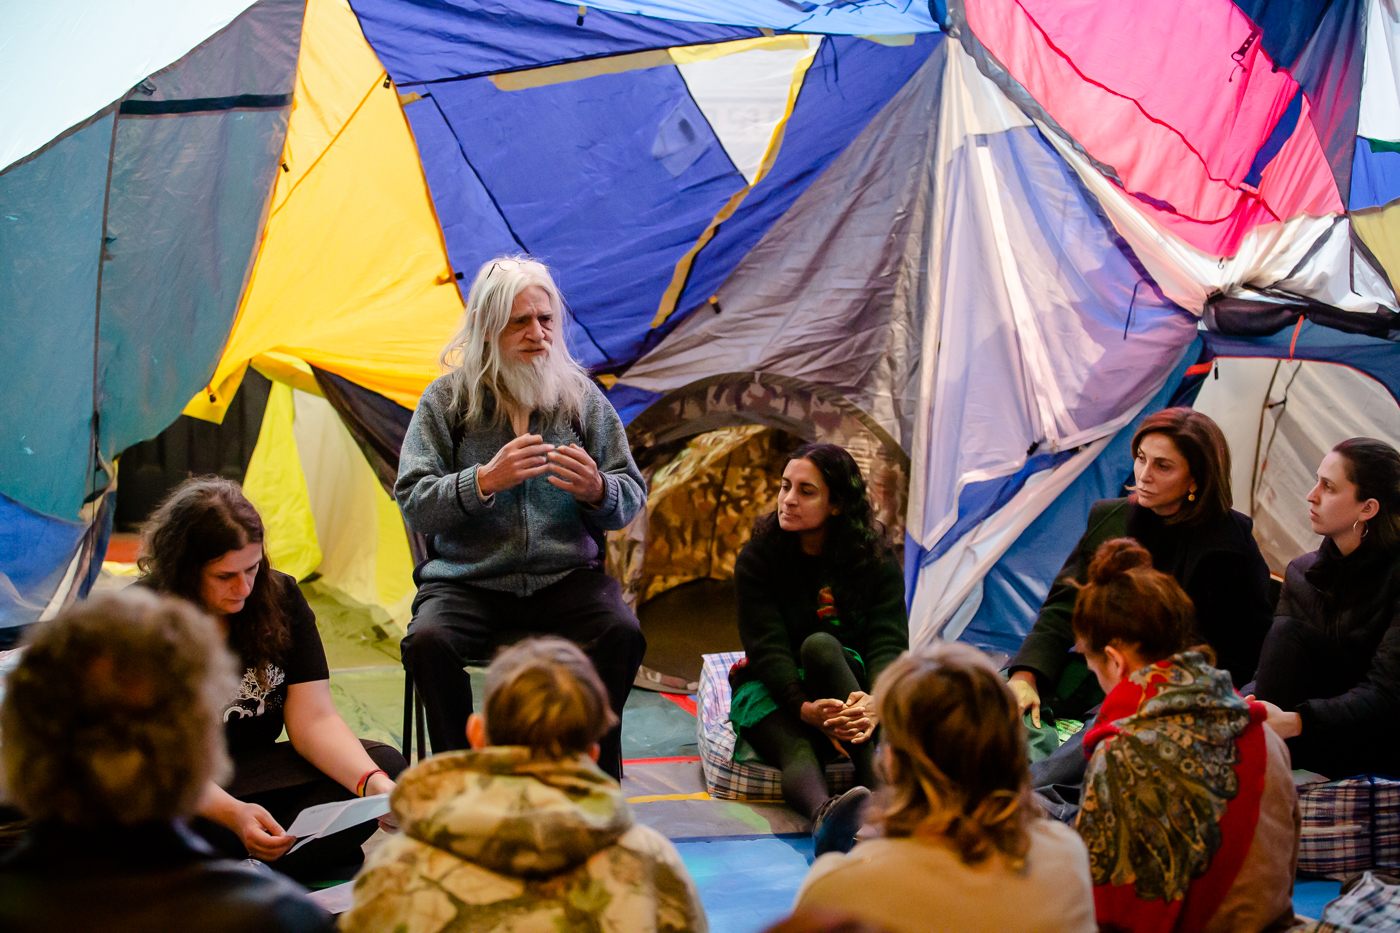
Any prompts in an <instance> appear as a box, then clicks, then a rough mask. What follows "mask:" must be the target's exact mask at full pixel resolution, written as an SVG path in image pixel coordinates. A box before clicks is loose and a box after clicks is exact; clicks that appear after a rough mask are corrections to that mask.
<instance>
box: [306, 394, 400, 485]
mask: <svg viewBox="0 0 1400 933" xmlns="http://www.w3.org/2000/svg"><path fill="white" fill-rule="evenodd" d="M311 371H312V372H313V373H315V375H316V384H317V385H319V386H320V387H321V391H322V392H324V393H325V396H326V401H328V402H330V403H331V407H332V408H334V409H335V412H336V414H338V415H340V420H341V421H343V422H345V427H346V428H348V429H349V430H350V436H351V437H353V438H354V439H355V443H356V444H359V445H360V450H362V451H364V454H365V459H366V460H368V461H369V465H370V466H371V467H373V468H374V475H375V476H377V477H378V478H379V483H380V485H382V486H383V487H384V490H385V491H386V492H387V493H389V495H390V497H392V496H393V495H394V481H395V480H397V479H398V477H399V448H401V447H403V436H404V432H405V431H407V430H408V421H409V419H410V418H412V417H413V412H412V411H410V410H408V409H407V408H404V407H403V406H402V405H400V404H399V403H398V402H395V401H393V400H392V399H387V398H385V397H384V396H382V395H380V394H379V393H378V392H371V391H370V390H369V389H366V388H364V387H363V386H358V385H356V384H355V383H353V382H351V381H350V380H349V379H346V378H345V377H344V376H337V375H336V374H335V373H329V372H326V371H325V370H324V369H317V368H315V367H314V366H313V367H312V368H311Z"/></svg>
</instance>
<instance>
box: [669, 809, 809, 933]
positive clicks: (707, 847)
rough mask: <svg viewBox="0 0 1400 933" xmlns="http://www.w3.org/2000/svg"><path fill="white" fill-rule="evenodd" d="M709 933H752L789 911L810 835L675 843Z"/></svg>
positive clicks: (803, 869) (802, 872)
mask: <svg viewBox="0 0 1400 933" xmlns="http://www.w3.org/2000/svg"><path fill="white" fill-rule="evenodd" d="M676 849H677V850H678V851H679V852H680V854H681V858H682V859H683V860H684V861H685V867H686V868H687V869H688V870H689V871H690V877H692V878H694V879H695V885H696V887H698V888H699V889H700V900H701V901H702V902H703V903H704V905H705V914H706V916H707V917H708V918H709V921H710V931H711V933H757V931H759V930H763V929H765V928H767V927H768V926H771V925H772V924H774V923H776V922H777V921H779V920H781V919H783V918H784V917H786V916H787V915H788V912H789V911H791V910H792V901H793V898H795V897H796V896H797V889H798V887H800V886H801V884H802V879H803V878H805V877H806V876H807V869H808V867H810V865H811V862H812V837H811V836H809V835H807V834H805V833H804V834H801V835H798V836H795V837H776V836H763V837H751V838H747V839H732V838H731V839H715V840H703V841H702V840H694V841H680V842H677V843H676Z"/></svg>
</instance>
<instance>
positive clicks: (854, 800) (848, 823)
mask: <svg viewBox="0 0 1400 933" xmlns="http://www.w3.org/2000/svg"><path fill="white" fill-rule="evenodd" d="M869 799H870V791H869V789H867V788H864V787H852V788H851V789H850V790H848V791H846V792H845V793H844V794H842V795H841V796H839V797H829V798H827V801H826V803H824V804H822V805H821V808H820V809H818V810H817V813H816V816H814V817H812V841H813V851H814V853H815V854H816V855H817V856H822V855H825V854H826V853H827V852H849V851H851V846H853V845H855V844H856V833H857V832H858V831H859V830H860V827H861V823H862V819H861V817H862V814H863V813H864V811H865V802H866V801H867V800H869Z"/></svg>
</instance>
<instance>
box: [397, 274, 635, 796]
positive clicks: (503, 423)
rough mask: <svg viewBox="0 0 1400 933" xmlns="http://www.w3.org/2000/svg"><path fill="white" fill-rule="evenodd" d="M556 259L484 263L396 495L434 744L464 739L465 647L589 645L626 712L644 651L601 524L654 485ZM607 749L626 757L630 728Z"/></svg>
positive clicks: (490, 650) (488, 650)
mask: <svg viewBox="0 0 1400 933" xmlns="http://www.w3.org/2000/svg"><path fill="white" fill-rule="evenodd" d="M564 313H565V312H564V304H563V301H562V299H561V298H560V295H559V289H558V288H557V287H556V286H555V284H554V280H553V278H551V277H550V274H549V270H548V269H546V268H545V267H544V266H543V265H541V264H540V263H538V262H535V261H533V260H531V259H528V258H525V257H517V258H503V259H498V260H496V261H494V262H489V263H487V264H485V265H484V266H482V267H481V270H480V271H479V272H478V273H477V275H476V280H475V281H474V282H473V283H472V287H471V292H470V294H469V295H468V297H467V309H466V313H465V314H464V315H463V318H462V326H461V329H460V330H459V331H458V333H457V334H456V336H454V337H453V339H452V341H451V342H450V343H449V344H448V345H447V349H445V350H444V351H443V355H442V361H443V364H444V366H445V367H447V368H448V370H449V371H448V372H447V374H446V375H444V376H441V377H439V378H438V379H436V380H434V381H433V382H432V384H431V385H429V386H428V388H427V390H426V391H424V393H423V397H422V399H421V400H420V401H419V403H418V408H417V410H416V411H414V413H413V420H412V421H410V422H409V425H408V432H407V433H406V434H405V435H404V441H403V449H402V452H401V453H400V456H399V477H398V482H396V483H395V484H394V496H395V498H397V499H398V502H399V506H400V508H402V509H403V514H404V518H405V520H406V521H407V523H408V526H409V527H410V528H412V529H413V530H414V531H417V532H419V533H421V534H423V535H426V536H427V538H428V559H427V560H426V561H424V562H423V563H422V564H421V565H419V567H418V569H417V571H416V572H415V573H414V580H415V582H416V583H417V584H418V595H417V597H416V598H415V599H414V601H413V621H412V622H411V623H410V624H409V626H408V635H407V637H405V638H404V640H403V664H404V669H405V670H406V671H407V672H408V674H409V675H410V676H411V677H412V678H413V681H414V684H415V685H416V686H417V688H418V690H419V691H420V692H421V694H422V696H423V703H424V706H425V707H426V713H427V724H428V736H429V738H430V740H431V741H432V747H433V751H434V752H435V753H436V752H442V751H446V750H450V749H461V748H467V747H468V744H467V736H466V727H467V717H468V716H470V715H471V713H472V692H471V682H470V680H469V679H468V675H467V674H466V672H465V671H464V669H463V668H464V666H465V665H466V664H467V663H468V662H470V661H486V660H489V659H490V658H491V657H492V655H493V654H494V653H495V651H496V649H497V648H499V647H501V646H502V645H505V644H509V643H511V642H514V641H518V640H520V639H522V638H525V637H528V636H533V635H546V634H549V635H559V636H562V637H564V638H567V639H569V640H571V641H573V642H575V643H576V644H578V645H579V647H580V648H582V649H583V651H584V653H585V654H587V655H588V657H589V659H590V660H591V661H592V662H593V665H594V667H596V668H597V669H598V673H599V675H600V676H601V677H602V680H603V683H604V684H605V685H606V687H607V689H608V695H609V698H610V700H611V703H612V708H613V712H615V713H617V715H618V717H619V719H620V718H621V716H622V705H623V703H624V702H626V700H627V694H628V693H629V692H630V691H631V688H632V681H633V679H634V678H635V677H636V675H637V669H638V668H639V667H640V666H641V663H642V656H643V654H644V653H645V651H646V640H645V639H644V638H643V637H642V631H641V627H640V626H639V625H638V623H637V617H636V615H635V614H633V612H632V611H631V610H630V609H629V608H628V607H627V605H626V604H625V603H624V602H623V601H622V589H621V587H620V586H619V585H618V583H617V581H616V580H613V579H612V578H611V577H609V576H607V575H606V574H605V573H604V572H603V559H604V539H603V532H605V531H608V530H611V529H616V528H622V527H623V526H625V525H626V524H627V523H628V522H630V521H631V520H632V517H633V516H634V515H636V514H637V510H638V509H640V508H641V506H642V504H643V502H644V501H645V500H646V485H645V482H644V481H643V479H642V475H641V472H640V471H639V470H638V469H637V464H636V463H635V462H634V461H633V459H632V452H631V450H630V449H629V447H628V444H627V434H626V432H625V431H624V430H623V427H622V420H621V419H620V418H619V417H618V416H617V412H616V411H615V410H614V409H613V407H612V405H611V404H610V403H609V402H608V400H607V399H606V398H605V397H604V396H603V393H602V392H601V391H599V389H598V387H597V386H595V385H594V384H593V382H592V381H591V380H590V379H589V378H588V374H587V373H586V372H585V371H584V369H583V367H581V366H580V365H579V364H578V363H577V362H576V361H575V360H574V359H573V357H572V356H570V354H569V350H568V348H567V347H566V346H565V343H564V340H563V339H562V329H563V325H564ZM601 746H602V747H601V754H600V755H599V758H598V763H599V765H600V766H601V767H602V768H603V770H604V771H606V772H608V773H609V774H611V775H612V776H613V777H615V778H620V777H621V772H622V733H621V728H620V727H618V728H615V729H613V730H612V731H611V732H609V733H608V735H607V736H606V737H605V738H604V739H603V741H602V743H601Z"/></svg>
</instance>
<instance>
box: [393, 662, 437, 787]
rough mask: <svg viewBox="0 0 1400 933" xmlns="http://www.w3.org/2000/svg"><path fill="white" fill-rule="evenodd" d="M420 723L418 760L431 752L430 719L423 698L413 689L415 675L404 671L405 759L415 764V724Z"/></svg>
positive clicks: (403, 750) (402, 749)
mask: <svg viewBox="0 0 1400 933" xmlns="http://www.w3.org/2000/svg"><path fill="white" fill-rule="evenodd" d="M415 722H416V723H417V724H418V760H419V761H422V760H423V759H424V758H427V757H428V755H429V754H430V753H429V751H428V720H427V717H426V716H425V715H424V713H423V698H422V697H421V696H419V695H418V694H417V693H415V692H414V690H413V675H411V674H409V672H408V671H407V670H404V672H403V748H401V749H400V751H402V752H403V757H404V760H405V761H407V762H408V763H409V764H413V763H414V761H413V724H414V723H415Z"/></svg>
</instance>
